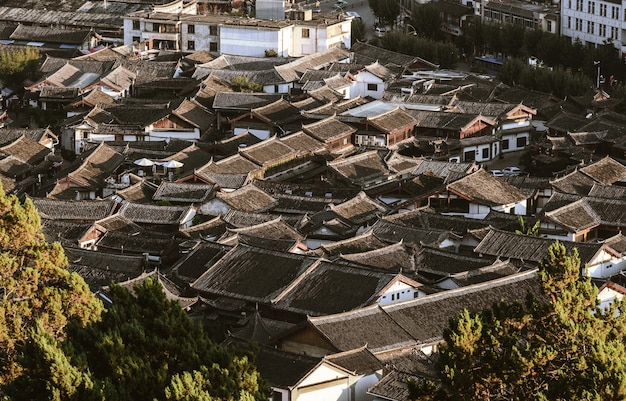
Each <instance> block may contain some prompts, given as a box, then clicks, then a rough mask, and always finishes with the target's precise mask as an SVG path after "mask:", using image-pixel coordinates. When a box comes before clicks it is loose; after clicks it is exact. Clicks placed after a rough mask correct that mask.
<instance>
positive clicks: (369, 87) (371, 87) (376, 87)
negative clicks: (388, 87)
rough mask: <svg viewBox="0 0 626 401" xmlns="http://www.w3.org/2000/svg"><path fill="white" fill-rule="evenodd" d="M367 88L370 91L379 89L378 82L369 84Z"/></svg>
mask: <svg viewBox="0 0 626 401" xmlns="http://www.w3.org/2000/svg"><path fill="white" fill-rule="evenodd" d="M367 90H368V91H374V92H375V91H377V90H378V84H367Z"/></svg>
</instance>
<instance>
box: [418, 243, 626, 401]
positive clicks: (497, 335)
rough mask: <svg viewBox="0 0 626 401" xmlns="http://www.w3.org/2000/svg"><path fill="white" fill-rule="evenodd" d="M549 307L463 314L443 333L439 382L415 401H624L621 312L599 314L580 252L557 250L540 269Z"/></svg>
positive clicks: (540, 303)
mask: <svg viewBox="0 0 626 401" xmlns="http://www.w3.org/2000/svg"><path fill="white" fill-rule="evenodd" d="M539 278H540V280H541V282H542V284H543V288H544V291H545V295H546V298H545V299H544V300H535V299H528V300H526V303H525V304H496V305H494V306H493V307H492V308H490V309H488V310H485V311H483V312H482V313H469V312H468V311H464V312H463V313H461V315H460V316H459V317H457V318H456V319H453V321H452V322H451V324H450V327H449V328H448V329H447V330H446V331H445V333H444V339H445V345H443V346H442V347H441V350H440V353H439V359H438V362H437V364H436V370H437V374H438V380H436V381H425V382H423V383H419V384H417V383H410V388H411V394H412V397H413V399H415V400H431V399H438V400H490V399H506V400H622V399H625V398H626V370H625V369H624V368H625V367H626V347H625V346H624V344H625V340H626V338H625V334H624V333H626V331H625V330H624V329H625V328H626V327H625V324H624V322H625V319H626V318H625V317H624V314H620V313H617V312H619V310H620V308H621V306H622V305H621V304H620V303H618V304H615V305H613V306H612V308H611V309H609V310H607V311H601V310H599V309H598V300H597V288H596V287H595V286H594V285H593V283H592V282H591V280H590V279H589V278H582V279H581V278H580V259H579V257H578V253H577V251H576V250H574V251H572V252H571V253H567V251H566V249H565V247H564V246H563V244H561V243H559V242H556V243H554V244H553V245H552V246H551V247H550V249H549V251H548V254H547V255H546V257H545V258H544V259H543V260H542V262H541V264H540V271H539Z"/></svg>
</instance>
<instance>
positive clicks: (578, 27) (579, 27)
mask: <svg viewBox="0 0 626 401" xmlns="http://www.w3.org/2000/svg"><path fill="white" fill-rule="evenodd" d="M575 29H576V30H577V31H582V29H583V20H581V19H580V18H576V28H575Z"/></svg>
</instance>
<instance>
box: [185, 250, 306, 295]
mask: <svg viewBox="0 0 626 401" xmlns="http://www.w3.org/2000/svg"><path fill="white" fill-rule="evenodd" d="M314 261H315V260H314V259H311V258H307V257H304V256H302V255H295V254H291V253H283V252H276V251H270V250H266V249H260V248H253V247H250V246H247V245H242V244H239V245H237V246H236V247H235V248H233V249H232V250H231V251H230V252H228V253H227V254H226V255H225V256H224V257H223V258H222V259H221V260H220V261H219V262H217V263H216V264H215V265H213V267H211V268H210V269H209V270H208V271H206V272H205V273H204V274H203V275H202V276H200V278H198V279H197V280H196V281H195V282H194V283H192V284H191V287H192V288H194V289H196V290H198V291H202V292H205V293H209V294H213V295H224V296H228V297H233V298H238V299H244V300H248V301H252V302H265V303H269V302H271V301H272V300H273V299H274V298H275V297H276V296H278V295H279V294H280V293H281V292H282V291H284V289H285V288H286V287H287V286H288V285H289V284H290V283H291V282H293V280H295V279H296V278H297V277H298V276H300V275H301V274H302V273H303V272H304V271H305V270H306V269H307V268H308V267H309V266H310V265H311V264H312V263H313V262H314Z"/></svg>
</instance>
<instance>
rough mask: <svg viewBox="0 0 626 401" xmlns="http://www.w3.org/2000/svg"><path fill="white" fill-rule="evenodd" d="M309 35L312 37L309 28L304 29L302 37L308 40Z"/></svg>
mask: <svg viewBox="0 0 626 401" xmlns="http://www.w3.org/2000/svg"><path fill="white" fill-rule="evenodd" d="M309 35H310V33H309V28H302V37H303V38H308V37H309Z"/></svg>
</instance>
